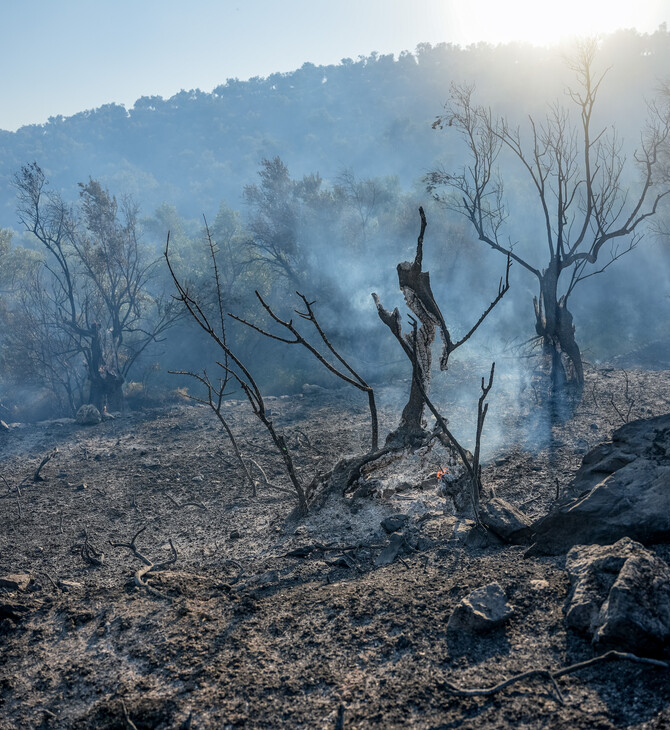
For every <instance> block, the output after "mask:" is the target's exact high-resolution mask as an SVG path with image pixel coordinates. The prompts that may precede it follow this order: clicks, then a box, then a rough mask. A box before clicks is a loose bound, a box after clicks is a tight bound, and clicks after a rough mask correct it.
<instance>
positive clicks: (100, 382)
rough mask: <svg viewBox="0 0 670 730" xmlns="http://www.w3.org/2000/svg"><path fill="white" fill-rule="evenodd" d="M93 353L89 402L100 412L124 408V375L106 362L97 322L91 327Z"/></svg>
mask: <svg viewBox="0 0 670 730" xmlns="http://www.w3.org/2000/svg"><path fill="white" fill-rule="evenodd" d="M90 334H91V353H90V359H89V361H88V376H89V380H90V383H91V389H90V393H89V398H88V402H89V403H91V404H92V405H94V406H95V407H96V408H97V409H98V410H99V411H100V413H103V412H104V410H105V408H107V409H108V410H110V411H120V410H123V381H124V379H123V376H122V375H121V374H119V373H117V372H115V371H114V370H113V369H112V368H109V367H108V366H107V364H106V362H105V356H104V352H103V348H102V337H101V336H100V325H98V324H97V322H94V323H93V326H92V327H91V332H90Z"/></svg>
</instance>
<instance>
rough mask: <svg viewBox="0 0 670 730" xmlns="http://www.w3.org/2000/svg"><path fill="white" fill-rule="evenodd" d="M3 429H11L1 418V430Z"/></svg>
mask: <svg viewBox="0 0 670 730" xmlns="http://www.w3.org/2000/svg"><path fill="white" fill-rule="evenodd" d="M2 431H9V426H8V425H7V424H6V423H5V422H4V421H3V420H1V419H0V432H2Z"/></svg>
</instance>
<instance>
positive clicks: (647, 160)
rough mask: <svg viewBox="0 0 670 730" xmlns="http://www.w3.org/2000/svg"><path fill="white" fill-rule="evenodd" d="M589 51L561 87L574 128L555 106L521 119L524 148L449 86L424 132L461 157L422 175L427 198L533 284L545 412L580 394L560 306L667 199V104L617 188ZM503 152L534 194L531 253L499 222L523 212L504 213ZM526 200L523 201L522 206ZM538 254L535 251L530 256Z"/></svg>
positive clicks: (620, 171)
mask: <svg viewBox="0 0 670 730" xmlns="http://www.w3.org/2000/svg"><path fill="white" fill-rule="evenodd" d="M596 50H597V48H596V43H595V41H587V42H584V43H582V44H581V45H580V47H579V48H578V51H577V54H576V56H575V58H574V59H573V61H572V63H571V68H572V70H573V71H574V72H575V75H576V78H577V87H576V88H575V89H569V90H568V96H569V98H570V100H571V101H572V102H573V104H574V106H575V107H576V110H577V114H578V121H577V122H573V121H572V119H571V117H570V114H569V110H568V108H566V107H565V106H562V105H560V104H558V103H556V104H554V105H552V106H551V107H550V109H549V112H548V114H547V116H546V118H545V119H544V120H541V121H537V120H536V119H534V118H533V117H529V139H528V142H526V141H525V140H523V139H522V133H521V131H520V128H519V127H518V126H514V125H512V124H510V122H509V121H508V120H507V119H506V118H504V117H495V116H494V115H493V114H492V112H491V110H490V109H489V108H487V107H484V106H480V105H477V104H475V103H474V101H473V89H472V87H467V86H466V87H463V86H461V87H458V86H454V87H452V93H451V100H450V102H449V103H448V104H447V106H446V110H445V113H444V114H443V115H441V116H440V117H438V118H437V120H436V121H435V123H434V124H433V127H434V128H439V129H453V130H455V131H456V132H457V133H458V134H459V135H460V136H461V138H462V140H463V141H464V144H465V148H466V150H467V153H468V156H469V159H468V162H467V164H466V165H465V166H464V167H463V169H462V170H461V171H460V172H448V171H445V170H436V171H433V172H431V173H429V175H428V176H427V178H426V182H427V187H428V190H429V192H431V193H433V195H434V197H435V199H436V200H438V201H440V202H442V203H444V204H445V205H447V206H448V207H449V208H450V209H453V210H456V211H458V212H460V213H462V214H463V215H464V216H465V217H466V218H467V219H468V220H469V221H470V223H471V224H472V226H473V228H474V230H475V232H476V234H477V237H478V238H479V240H480V241H482V242H484V243H485V244H487V245H488V246H490V247H491V248H492V249H494V250H496V251H500V252H501V253H503V254H505V255H506V256H508V257H511V258H512V259H513V260H514V261H516V262H517V263H518V264H519V265H520V266H521V267H522V268H523V269H524V270H526V271H528V272H529V273H530V274H532V276H533V277H535V279H536V280H537V287H538V293H537V295H536V296H535V298H534V308H535V332H536V334H537V338H538V340H539V341H540V342H541V344H542V346H543V349H544V352H545V353H546V355H547V356H548V358H549V361H550V373H551V376H550V378H551V379H550V386H551V398H550V403H551V407H552V412H557V411H556V409H562V408H563V407H564V406H565V405H568V406H569V404H570V403H573V404H574V403H576V402H578V401H579V400H580V399H581V395H582V391H583V385H584V372H583V367H582V360H581V353H580V348H579V345H578V343H577V339H576V336H575V326H574V323H573V316H572V313H571V312H570V310H569V308H568V302H569V299H570V296H571V294H572V292H573V291H574V290H575V287H576V286H577V285H578V284H580V283H581V282H583V281H585V280H587V279H589V278H590V277H592V276H594V275H596V274H600V273H602V272H603V271H604V270H605V269H607V268H608V267H609V266H610V265H611V264H612V263H613V262H614V261H616V260H617V259H619V258H621V257H622V256H623V255H624V254H626V253H628V252H630V251H631V250H632V249H633V248H635V246H636V245H637V244H638V242H639V240H640V239H641V237H642V226H643V223H644V222H645V221H646V220H647V219H649V218H650V217H651V216H654V215H655V214H656V212H657V209H658V206H659V203H660V202H661V200H662V199H663V198H665V197H666V196H667V195H668V193H670V181H669V180H668V175H667V174H666V172H664V171H663V170H662V169H661V167H662V166H661V164H660V159H659V155H660V154H661V152H662V150H663V149H664V147H665V146H666V145H667V142H668V139H669V135H670V114H669V113H668V108H667V106H666V108H660V107H659V106H657V105H654V104H650V105H649V119H648V122H647V125H646V127H645V129H644V131H643V133H642V135H641V145H640V147H639V149H638V150H637V151H636V152H635V155H634V159H635V164H636V165H637V167H638V170H639V174H640V176H639V182H638V185H637V187H634V186H632V187H629V186H628V185H627V184H626V181H625V175H626V174H627V172H628V171H627V166H626V158H625V155H624V153H623V150H622V144H621V142H620V140H619V139H618V137H617V135H616V130H615V128H614V127H612V131H611V133H608V130H607V129H605V128H602V129H594V128H593V126H594V125H593V115H594V110H595V109H596V107H597V102H598V93H599V90H600V86H601V84H602V82H603V79H604V77H605V74H606V72H605V73H601V74H596V73H595V56H596ZM503 151H505V152H506V153H508V154H511V158H512V160H516V162H517V163H519V165H520V168H521V171H522V172H523V173H524V174H525V176H526V177H527V179H528V182H529V184H530V187H531V190H532V191H533V194H534V200H535V203H534V205H535V206H536V211H537V213H538V214H539V216H540V219H541V221H542V229H541V234H540V241H538V246H528V247H524V248H523V250H522V249H515V248H514V247H513V246H512V245H511V244H509V243H508V239H507V235H506V231H507V219H508V217H509V218H511V220H512V221H515V220H523V221H524V222H525V220H526V219H527V218H528V215H527V213H525V212H524V211H523V210H519V211H512V214H511V215H510V214H509V213H508V210H507V208H506V204H505V196H504V188H503V182H502V179H501V178H500V177H499V175H498V169H497V165H498V161H499V156H500V154H501V152H503ZM445 188H446V192H442V191H443V190H444V189H445ZM529 199H530V200H532V198H529V197H528V196H526V197H524V200H523V202H524V205H526V204H528V203H527V201H529ZM542 239H544V241H542ZM538 247H540V248H543V249H544V250H543V251H542V252H541V253H540V254H539V257H538V254H537V252H536V249H537V248H538ZM566 394H567V395H568V396H569V398H568V399H567V402H565V403H564V402H563V401H564V400H565V399H564V398H563V396H564V395H566ZM568 412H569V411H568Z"/></svg>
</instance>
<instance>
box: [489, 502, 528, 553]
mask: <svg viewBox="0 0 670 730" xmlns="http://www.w3.org/2000/svg"><path fill="white" fill-rule="evenodd" d="M479 518H480V519H481V521H482V522H483V523H484V524H485V525H486V527H488V528H489V530H491V531H492V532H494V533H495V534H496V535H497V536H498V537H499V538H500V539H501V540H503V541H504V542H508V543H514V544H516V543H519V542H524V541H525V540H526V539H528V537H529V535H530V529H529V528H530V526H531V525H532V524H533V521H532V520H531V519H530V517H527V516H526V515H525V514H524V513H523V512H521V511H520V510H518V509H517V508H516V507H514V506H513V505H511V504H510V503H509V502H506V501H505V500H504V499H500V498H499V497H493V498H492V499H489V500H488V501H487V502H483V503H482V504H481V505H480V507H479Z"/></svg>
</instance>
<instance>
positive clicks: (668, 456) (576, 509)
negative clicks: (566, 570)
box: [527, 415, 670, 555]
mask: <svg viewBox="0 0 670 730" xmlns="http://www.w3.org/2000/svg"><path fill="white" fill-rule="evenodd" d="M669 483H670V415H665V416H659V417H657V418H649V419H645V420H641V421H633V422H631V423H628V424H626V425H625V426H623V427H622V428H620V429H618V430H617V431H615V432H614V434H613V435H612V441H611V442H608V443H605V444H600V445H599V446H597V447H596V448H595V449H593V450H591V451H590V452H589V453H588V454H586V456H584V459H583V461H582V465H581V467H580V468H579V470H578V472H577V474H576V475H575V478H574V480H573V482H572V484H571V485H570V486H569V487H568V490H567V491H568V494H569V495H570V498H569V499H567V500H565V501H563V502H562V503H561V504H559V505H558V506H557V507H556V508H555V509H554V510H552V511H551V512H550V513H549V514H548V515H547V516H546V517H543V518H542V519H540V520H538V521H537V522H536V523H535V524H534V525H533V526H532V528H531V529H532V532H533V538H532V539H533V540H534V542H535V544H534V545H533V547H532V548H531V549H530V550H529V551H528V553H527V554H528V555H541V554H556V553H561V552H566V551H567V550H568V549H569V548H571V547H572V546H573V545H587V544H593V543H596V544H599V545H610V544H612V543H615V542H616V541H617V540H620V539H621V538H622V537H630V538H632V539H634V540H637V541H639V542H641V543H643V544H650V543H654V542H665V541H668V540H670V489H668V486H667V485H668V484H669Z"/></svg>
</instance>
